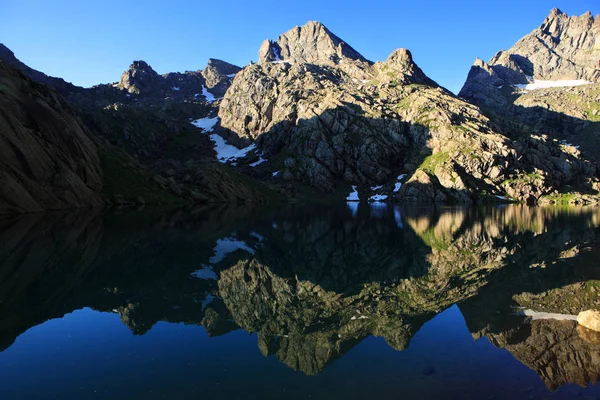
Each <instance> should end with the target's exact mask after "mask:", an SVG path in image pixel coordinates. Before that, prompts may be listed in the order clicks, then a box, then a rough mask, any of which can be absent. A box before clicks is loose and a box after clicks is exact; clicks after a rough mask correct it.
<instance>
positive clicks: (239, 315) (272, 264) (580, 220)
mask: <svg viewBox="0 0 600 400" xmlns="http://www.w3.org/2000/svg"><path fill="white" fill-rule="evenodd" d="M599 234H600V209H596V208H557V207H553V208H542V207H525V206H516V205H515V206H500V207H481V208H452V207H441V206H440V207H418V206H391V205H390V206H386V205H369V204H360V205H358V204H343V205H340V206H331V205H312V206H307V205H287V206H284V205H281V206H268V207H250V206H238V207H232V206H211V207H206V208H194V209H188V210H160V209H146V210H137V211H133V210H130V211H119V212H102V213H97V212H90V211H87V212H77V213H50V214H36V215H26V216H16V217H0V399H2V400H5V399H6V400H11V399H36V400H37V399H61V400H70V399H77V400H79V399H200V398H203V399H338V398H339V399H365V398H368V399H520V398H523V399H537V398H548V399H571V398H583V399H587V398H590V399H596V398H600V386H598V385H596V382H597V380H598V378H599V377H600V334H598V333H595V332H592V331H589V330H587V329H585V328H582V327H579V326H577V323H576V322H575V321H573V320H572V318H573V316H574V315H576V314H577V313H578V312H580V311H582V310H586V309H590V308H600V298H599V296H600V239H599ZM541 312H546V313H553V314H558V315H554V316H553V317H554V318H548V317H542V318H539V316H540V315H541V314H539V313H541ZM531 315H533V317H531Z"/></svg>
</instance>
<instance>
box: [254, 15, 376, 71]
mask: <svg viewBox="0 0 600 400" xmlns="http://www.w3.org/2000/svg"><path fill="white" fill-rule="evenodd" d="M343 59H351V60H359V61H367V60H366V59H365V58H364V57H363V56H362V55H360V53H358V52H357V51H356V50H354V49H353V48H352V47H351V46H350V45H348V44H347V43H345V42H344V41H343V40H342V39H340V38H339V37H337V36H336V35H334V34H333V33H332V32H331V31H330V30H329V29H327V28H326V27H325V25H323V24H322V23H320V22H315V21H311V22H307V23H306V24H305V25H304V26H301V27H299V26H297V27H295V28H292V29H290V30H289V31H287V32H286V33H284V34H283V35H281V36H279V38H278V39H277V41H276V42H272V41H270V40H266V41H264V42H263V44H262V46H261V47H260V50H259V62H261V63H262V62H277V61H286V62H290V63H308V64H338V63H339V62H340V61H341V60H343Z"/></svg>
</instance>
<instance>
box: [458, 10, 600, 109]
mask: <svg viewBox="0 0 600 400" xmlns="http://www.w3.org/2000/svg"><path fill="white" fill-rule="evenodd" d="M535 81H546V82H547V81H552V82H556V81H577V82H578V83H581V84H583V83H587V82H590V83H600V17H599V16H597V17H596V18H594V17H593V16H592V14H591V13H590V12H587V13H585V14H582V15H580V16H569V15H567V14H566V13H564V12H562V11H561V10H559V9H558V8H554V9H552V11H550V14H549V15H548V17H546V19H545V20H544V21H543V23H542V24H541V25H540V26H539V27H538V28H537V29H535V30H534V31H532V32H531V33H530V34H528V35H526V36H525V37H523V38H522V39H520V40H519V41H518V42H517V43H516V44H515V45H514V46H513V47H512V48H510V49H509V50H502V51H499V52H498V53H496V54H495V55H494V56H493V57H492V58H491V59H490V60H489V61H488V62H487V63H485V62H484V61H482V60H479V59H477V60H476V61H475V64H474V65H473V67H472V68H471V71H470V73H469V76H468V78H467V81H466V83H465V85H464V86H463V88H462V90H461V92H460V94H459V95H460V96H461V97H464V98H466V99H468V100H470V101H473V102H476V103H477V104H480V105H482V104H485V105H488V106H494V105H495V104H502V103H506V100H505V98H506V96H505V95H506V94H510V93H508V91H509V89H511V88H517V89H518V88H519V87H520V86H521V85H528V84H533V83H535ZM545 85H546V86H552V84H551V83H547V84H545ZM555 85H558V84H555ZM501 91H502V93H504V92H506V93H504V94H505V95H504V96H503V95H502V93H501Z"/></svg>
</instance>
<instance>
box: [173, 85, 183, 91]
mask: <svg viewBox="0 0 600 400" xmlns="http://www.w3.org/2000/svg"><path fill="white" fill-rule="evenodd" d="M172 89H173V90H174V91H176V92H179V91H180V90H181V88H179V87H177V86H173V88H172Z"/></svg>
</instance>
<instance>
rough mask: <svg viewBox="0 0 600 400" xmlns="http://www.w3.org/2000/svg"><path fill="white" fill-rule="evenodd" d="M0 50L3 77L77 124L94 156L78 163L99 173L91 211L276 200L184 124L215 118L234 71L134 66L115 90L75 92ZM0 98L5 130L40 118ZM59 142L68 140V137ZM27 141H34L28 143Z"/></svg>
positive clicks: (21, 168) (213, 63) (48, 147)
mask: <svg viewBox="0 0 600 400" xmlns="http://www.w3.org/2000/svg"><path fill="white" fill-rule="evenodd" d="M0 50H1V51H0V61H1V62H2V63H3V65H5V69H4V70H3V71H4V72H6V74H9V75H10V76H12V77H20V79H27V81H28V82H30V84H32V85H33V81H35V82H38V84H37V85H34V86H35V87H36V88H40V87H42V86H43V87H44V88H45V92H44V93H46V92H47V93H48V96H50V97H52V99H54V100H56V102H58V103H59V104H60V106H56V108H58V109H57V110H56V111H57V113H61V112H63V111H64V110H63V109H62V108H60V107H63V108H66V107H68V110H69V113H70V114H72V115H73V116H76V117H77V124H78V126H79V128H80V129H81V130H82V131H83V134H82V135H78V137H76V138H79V136H81V139H82V140H84V139H85V140H86V145H85V146H83V145H82V146H80V147H83V148H84V149H86V148H87V143H88V142H89V144H90V145H91V147H90V148H91V149H93V151H94V155H95V157H97V158H96V159H93V160H86V159H85V158H83V157H79V158H80V160H81V162H82V163H84V164H85V166H87V167H89V168H90V169H93V170H95V169H97V168H99V173H100V177H99V178H98V179H97V181H98V182H96V183H99V184H98V185H97V186H94V190H96V191H98V195H99V200H100V201H99V202H98V201H94V202H93V204H95V205H101V204H103V203H107V204H117V205H122V204H140V203H149V204H156V203H161V204H164V203H173V202H175V203H185V202H188V203H189V202H206V201H247V200H252V201H266V200H272V199H273V198H275V197H277V195H276V194H275V193H273V192H271V191H269V190H268V189H267V188H266V187H264V185H262V184H261V183H259V182H255V181H254V180H252V179H251V178H248V177H245V176H243V175H241V174H240V173H238V172H236V171H235V170H234V169H233V168H231V167H228V166H225V165H223V164H222V163H219V162H218V161H217V159H216V157H215V154H216V153H215V151H214V149H213V146H214V144H213V142H212V141H211V140H210V138H209V137H208V136H206V135H202V134H201V130H200V129H198V128H196V127H195V126H194V125H192V124H191V123H190V120H194V119H198V118H203V117H207V116H208V115H210V114H211V113H216V107H218V104H219V99H218V98H216V96H219V95H222V94H223V93H224V91H225V90H226V89H227V87H228V86H229V84H230V83H231V80H232V79H233V77H234V76H235V73H236V71H239V70H240V68H239V67H236V66H234V65H232V64H228V63H226V62H224V61H220V60H214V59H211V60H209V63H208V65H207V67H206V68H205V69H204V70H201V71H196V72H185V73H169V74H164V75H159V74H158V73H156V72H155V71H154V70H153V69H152V67H151V66H150V65H149V64H148V63H146V62H144V61H135V62H134V63H133V64H132V65H131V66H130V68H129V69H128V70H127V71H125V72H124V73H123V75H122V77H121V80H120V82H119V83H114V84H100V85H96V86H94V87H91V88H81V87H78V86H74V85H72V84H70V83H66V82H64V81H63V80H62V79H59V78H52V77H48V76H47V75H45V74H43V73H41V72H39V71H36V70H34V69H32V68H29V67H28V66H26V65H25V64H23V63H22V62H20V61H19V60H18V59H17V58H16V57H15V56H14V54H13V52H12V51H10V50H8V49H7V48H6V47H4V46H2V47H1V48H0ZM17 71H21V73H18V72H17ZM26 76H27V77H26ZM15 79H16V78H15ZM17 86H18V87H19V89H21V94H22V95H27V94H29V95H30V96H33V97H34V98H35V97H36V96H37V93H32V89H31V88H30V87H25V86H24V85H17ZM1 95H2V97H1V98H2V100H3V104H6V106H3V109H2V111H3V112H4V113H5V115H6V116H7V117H8V118H9V120H10V121H9V122H11V123H12V125H11V128H12V127H15V126H18V124H21V125H24V126H27V127H28V126H29V123H30V121H28V119H35V118H37V117H38V116H37V115H30V114H32V113H34V112H36V113H41V111H39V110H38V111H33V110H34V109H33V108H32V109H31V110H27V111H23V112H18V111H16V108H18V105H20V104H21V103H19V102H16V101H15V99H14V98H11V97H8V96H5V95H4V93H2V94H1ZM67 104H68V106H67ZM51 107H54V104H52V105H51ZM47 122H48V123H49V125H48V124H47V125H43V124H40V126H44V127H45V128H46V129H48V130H63V129H64V124H61V123H60V119H58V121H47ZM30 135H32V133H30V132H29V131H28V130H18V131H17V132H16V133H15V134H14V136H15V137H17V138H19V140H22V141H28V140H32V139H31V138H30V137H29V136H30ZM63 135H64V136H68V135H69V131H65V132H64V133H63ZM33 140H34V141H39V139H37V138H35V137H34V138H33ZM13 142H14V140H13ZM20 146H21V145H20V144H19V145H17V147H15V148H16V149H18V150H19V151H20V152H22V153H24V154H26V155H27V157H29V158H31V160H29V161H32V162H35V161H36V157H37V154H38V153H35V152H31V151H29V150H28V149H27V148H25V147H23V148H21V147H20ZM39 146H41V147H45V151H46V152H47V157H48V158H49V159H48V160H41V159H40V160H39V162H40V163H42V162H49V163H52V162H58V161H57V160H53V158H54V157H57V156H59V155H61V152H53V151H52V150H53V147H52V146H53V144H52V142H48V143H47V144H45V145H44V144H43V143H41V142H40V143H39ZM6 149H7V150H6V151H8V150H11V149H12V147H7V148H6ZM15 151H16V150H15ZM65 151H66V149H65ZM7 157H8V156H7ZM11 157H12V158H17V157H16V156H11ZM98 158H99V160H98ZM3 161H4V160H3ZM9 161H10V159H9ZM98 161H99V165H98ZM9 163H10V162H9ZM80 168H83V167H80ZM51 169H52V168H50V167H48V170H51ZM13 170H14V171H13V172H14V173H20V174H26V173H27V171H28V170H27V166H25V165H23V164H15V165H14V166H13ZM49 182H52V181H49ZM44 184H47V183H46V182H44ZM52 184H56V185H57V190H58V189H59V188H60V186H58V184H57V183H52ZM35 185H40V186H41V185H42V182H38V181H36V182H34V183H31V185H30V186H31V187H30V190H41V189H40V188H39V187H34V186H35ZM69 190H72V191H73V192H77V193H69V196H71V197H73V196H75V197H77V196H78V195H79V194H81V196H84V194H85V193H86V192H85V191H84V190H75V189H74V188H69ZM65 196H66V194H65ZM9 200H10V199H9ZM9 200H6V204H4V202H3V201H0V212H23V211H34V210H35V211H42V210H48V209H55V208H77V207H80V206H84V205H86V204H87V203H85V202H75V201H70V202H61V203H56V204H55V203H50V202H42V203H41V204H39V207H38V205H36V207H37V208H35V209H34V208H31V207H33V206H31V207H30V206H26V207H25V206H24V207H15V206H13V205H12V203H13V202H12V200H10V201H9Z"/></svg>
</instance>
